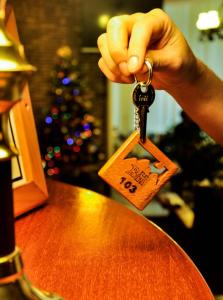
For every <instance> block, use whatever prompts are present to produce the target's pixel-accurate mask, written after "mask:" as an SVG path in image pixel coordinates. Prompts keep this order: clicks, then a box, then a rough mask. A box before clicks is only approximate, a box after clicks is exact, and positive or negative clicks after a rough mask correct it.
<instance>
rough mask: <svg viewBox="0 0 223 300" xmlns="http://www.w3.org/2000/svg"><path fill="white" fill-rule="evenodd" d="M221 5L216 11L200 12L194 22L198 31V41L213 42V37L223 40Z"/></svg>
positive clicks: (222, 7)
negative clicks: (206, 40)
mask: <svg viewBox="0 0 223 300" xmlns="http://www.w3.org/2000/svg"><path fill="white" fill-rule="evenodd" d="M222 17H223V3H222V4H221V6H220V7H219V9H218V10H210V11H208V12H201V13H199V15H198V19H197V22H196V26H197V28H198V29H199V30H200V40H204V39H208V40H209V41H212V40H214V38H215V37H217V38H220V39H222V38H223V20H222Z"/></svg>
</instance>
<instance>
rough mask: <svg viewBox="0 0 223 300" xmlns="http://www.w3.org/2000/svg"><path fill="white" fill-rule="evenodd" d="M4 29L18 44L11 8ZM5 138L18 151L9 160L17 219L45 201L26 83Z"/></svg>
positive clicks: (39, 156)
mask: <svg viewBox="0 0 223 300" xmlns="http://www.w3.org/2000/svg"><path fill="white" fill-rule="evenodd" d="M5 25H6V30H7V32H8V33H9V34H10V35H11V36H12V37H13V38H15V39H16V40H19V36H18V31H17V27H16V19H15V15H14V11H13V8H12V6H11V5H10V6H7V8H6V23H5ZM9 135H10V139H11V143H12V144H14V146H15V148H16V149H17V151H18V155H17V156H16V157H14V158H13V159H12V181H13V197H14V215H15V217H18V216H20V215H22V214H24V213H27V212H28V211H30V210H32V209H34V208H36V207H37V206H40V205H43V204H44V203H45V202H46V200H47V198H48V191H47V185H46V179H45V176H44V171H43V167H42V162H41V155H40V150H39V144H38V137H37V132H36V125H35V120H34V115H33V110H32V103H31V98H30V93H29V86H28V83H27V84H26V85H25V87H24V90H23V94H22V99H21V101H19V102H18V103H17V104H16V105H15V106H14V107H13V108H12V110H11V111H10V117H9Z"/></svg>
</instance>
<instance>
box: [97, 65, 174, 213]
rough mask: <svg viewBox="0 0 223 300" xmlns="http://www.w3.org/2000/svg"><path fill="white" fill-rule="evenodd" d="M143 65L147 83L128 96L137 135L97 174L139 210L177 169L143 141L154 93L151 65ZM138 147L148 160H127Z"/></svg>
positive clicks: (139, 85)
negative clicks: (137, 146)
mask: <svg viewBox="0 0 223 300" xmlns="http://www.w3.org/2000/svg"><path fill="white" fill-rule="evenodd" d="M145 64H146V66H147V67H148V80H147V81H146V82H138V83H137V84H136V86H135V88H134V90H133V95H132V96H133V103H134V104H135V107H136V109H135V128H136V129H137V131H134V132H133V133H132V134H131V135H130V137H129V138H128V139H127V140H126V141H125V142H124V143H123V144H122V146H121V147H120V148H119V149H118V150H117V151H116V153H115V154H113V156H112V157H111V158H110V159H109V160H108V161H107V163H106V164H105V165H104V166H103V167H102V168H101V170H100V171H99V173H98V174H99V176H101V177H102V178H103V179H104V180H105V181H106V182H107V183H108V184H110V185H111V186H112V187H113V188H114V189H116V190H117V191H118V192H119V193H120V194H122V195H123V196H124V197H125V198H126V199H127V200H129V201H130V202H131V203H132V204H133V205H135V206H136V207H137V208H138V209H140V210H143V209H144V208H145V206H146V205H147V204H148V203H149V202H150V201H151V200H152V198H153V197H154V196H155V194H156V193H157V192H158V191H159V190H160V189H161V188H162V187H163V185H164V184H165V183H166V182H167V181H168V180H169V179H170V177H171V176H173V175H174V173H176V171H177V169H178V168H177V166H176V165H175V164H174V163H173V162H172V161H171V160H170V159H169V158H168V157H167V156H166V155H165V154H164V153H163V152H162V151H160V150H159V149H158V148H157V147H156V146H155V145H154V144H153V143H152V142H151V141H150V140H149V139H147V138H146V120H147V113H148V112H149V107H150V105H151V104H152V103H153V101H154V99H155V91H154V88H153V86H152V85H151V84H150V83H151V78H152V64H151V62H150V61H148V60H146V61H145ZM136 80H137V78H136ZM138 131H139V132H140V134H139V133H138ZM138 144H139V145H140V146H141V147H143V148H144V149H145V150H146V151H147V152H148V153H149V154H150V158H148V159H144V158H143V159H140V158H139V159H138V158H136V157H128V155H129V154H130V153H131V152H132V151H134V148H135V146H136V145H138Z"/></svg>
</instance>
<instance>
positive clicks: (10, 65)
mask: <svg viewBox="0 0 223 300" xmlns="http://www.w3.org/2000/svg"><path fill="white" fill-rule="evenodd" d="M17 68H18V64H17V63H15V62H13V61H11V60H6V59H0V71H1V70H3V71H13V70H15V69H17Z"/></svg>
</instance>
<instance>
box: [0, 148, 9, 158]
mask: <svg viewBox="0 0 223 300" xmlns="http://www.w3.org/2000/svg"><path fill="white" fill-rule="evenodd" d="M6 157H8V152H7V151H6V150H4V149H0V158H6Z"/></svg>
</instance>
